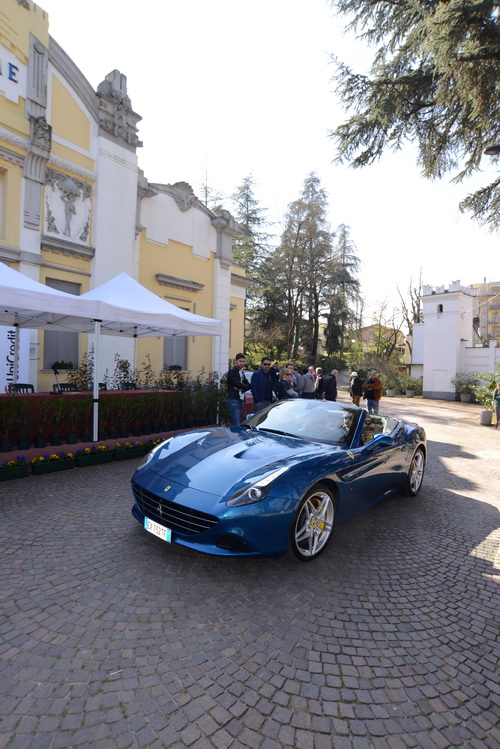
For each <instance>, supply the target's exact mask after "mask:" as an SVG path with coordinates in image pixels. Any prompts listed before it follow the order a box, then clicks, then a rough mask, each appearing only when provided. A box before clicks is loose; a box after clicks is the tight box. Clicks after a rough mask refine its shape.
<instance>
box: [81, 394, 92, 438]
mask: <svg viewBox="0 0 500 749" xmlns="http://www.w3.org/2000/svg"><path fill="white" fill-rule="evenodd" d="M80 402H81V404H82V406H81V408H82V410H81V418H82V424H83V430H84V431H83V432H82V442H91V441H92V437H93V434H92V419H93V417H94V411H93V400H92V396H91V395H86V396H85V398H82V400H81V401H80Z"/></svg>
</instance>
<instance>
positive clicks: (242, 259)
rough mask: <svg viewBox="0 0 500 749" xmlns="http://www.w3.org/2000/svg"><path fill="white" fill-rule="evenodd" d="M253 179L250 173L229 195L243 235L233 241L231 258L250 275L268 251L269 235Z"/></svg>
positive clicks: (254, 271)
mask: <svg viewBox="0 0 500 749" xmlns="http://www.w3.org/2000/svg"><path fill="white" fill-rule="evenodd" d="M254 188H255V180H254V179H253V177H252V175H251V174H250V175H249V176H248V177H245V178H244V179H243V181H242V183H241V185H240V186H239V187H237V188H236V190H235V192H234V193H233V194H232V195H231V200H232V203H233V206H234V217H235V219H236V220H237V222H238V223H239V225H240V226H241V227H242V229H243V232H244V234H243V236H242V237H239V238H238V239H235V240H234V241H233V258H234V259H235V260H236V262H237V263H240V264H241V265H244V266H245V267H246V269H247V271H248V273H249V274H250V275H251V276H252V275H254V274H256V273H257V272H258V268H259V265H260V263H261V262H262V260H263V259H264V257H265V256H266V255H267V253H268V251H269V239H270V237H271V235H270V234H268V233H267V232H266V231H264V229H265V227H266V226H268V225H269V221H268V219H267V217H266V213H267V211H266V209H265V208H261V206H260V204H259V201H258V200H257V199H256V197H255V195H254Z"/></svg>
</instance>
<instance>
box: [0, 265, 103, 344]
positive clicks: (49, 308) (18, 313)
mask: <svg viewBox="0 0 500 749" xmlns="http://www.w3.org/2000/svg"><path fill="white" fill-rule="evenodd" d="M95 310H96V306H95V303H92V302H91V301H82V297H81V296H74V295H73V294H66V293H65V292H64V291H58V290H57V289H52V288H51V287H50V286H45V285H44V284H43V283H39V282H38V281H34V280H33V279H32V278H30V277H29V276H25V275H24V273H19V271H17V270H13V268H9V266H8V265H5V264H4V263H0V325H9V326H15V327H16V328H30V329H43V330H47V329H51V330H66V331H72V332H75V331H76V332H78V333H89V332H92V331H93V328H94V325H93V319H94V316H95Z"/></svg>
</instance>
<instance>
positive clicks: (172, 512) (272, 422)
mask: <svg viewBox="0 0 500 749" xmlns="http://www.w3.org/2000/svg"><path fill="white" fill-rule="evenodd" d="M425 459H426V441H425V432H424V430H423V429H422V428H421V427H419V426H418V425H417V424H412V423H410V422H407V421H404V420H403V419H394V418H390V417H388V416H379V415H375V414H368V413H367V412H366V411H365V410H364V409H362V408H356V407H355V406H344V405H342V404H340V403H334V402H329V401H319V400H306V399H304V400H302V399H298V400H295V401H292V400H286V401H280V402H279V403H276V404H275V405H273V406H270V407H269V408H267V409H265V410H264V411H261V412H259V413H257V414H254V415H253V416H250V417H249V418H248V419H247V420H246V421H244V422H243V423H242V424H241V425H240V426H239V427H222V426H221V427H211V428H206V429H196V430H193V431H190V432H185V433H183V434H179V435H177V436H175V437H171V438H170V439H167V440H165V442H162V443H161V444H160V445H158V446H157V447H156V448H155V449H154V450H152V451H151V452H150V453H149V454H148V455H147V457H146V459H145V460H144V462H143V463H142V465H140V466H139V468H138V469H137V471H136V472H135V474H134V476H133V478H132V491H133V494H134V499H135V504H134V506H133V508H132V513H133V515H134V517H135V518H136V519H137V520H138V521H139V522H140V523H141V524H142V525H143V526H144V528H145V529H146V531H148V532H150V533H152V534H154V535H155V536H158V537H159V538H161V539H162V540H163V541H166V542H174V543H177V544H182V545H183V546H188V547H189V548H191V549H196V550H197V551H202V552H205V553H207V554H220V555H231V556H254V557H258V556H272V557H278V556H281V555H283V554H285V553H286V552H287V551H288V552H289V553H290V554H292V555H293V556H294V557H295V558H296V559H298V560H300V561H301V562H308V561H311V560H312V559H314V558H315V557H317V556H318V554H320V553H321V552H322V551H323V550H324V549H325V548H326V545H327V544H328V542H329V540H330V538H331V536H332V533H333V530H334V528H335V525H336V524H337V523H341V522H344V521H345V520H349V518H352V517H354V516H355V515H358V514H359V513H360V512H363V510H366V509H367V508H368V507H371V506H372V505H374V504H375V503H376V502H379V501H380V500H382V499H383V498H384V497H388V496H389V495H390V494H393V493H395V492H402V493H404V494H406V495H409V496H415V495H416V494H418V492H419V491H420V487H421V485H422V479H423V476H424V468H425Z"/></svg>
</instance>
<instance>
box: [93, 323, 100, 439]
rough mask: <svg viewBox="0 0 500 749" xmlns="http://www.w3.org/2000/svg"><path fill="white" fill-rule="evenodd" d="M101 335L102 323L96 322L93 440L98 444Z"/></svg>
mask: <svg viewBox="0 0 500 749" xmlns="http://www.w3.org/2000/svg"><path fill="white" fill-rule="evenodd" d="M100 333H101V321H100V320H94V383H93V395H92V403H93V415H92V439H93V441H94V442H97V436H98V433H99V381H98V380H99V375H98V367H99V338H100Z"/></svg>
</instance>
